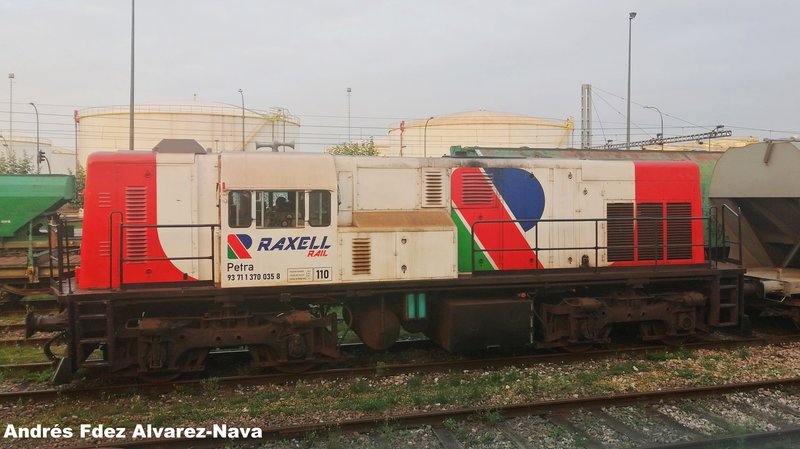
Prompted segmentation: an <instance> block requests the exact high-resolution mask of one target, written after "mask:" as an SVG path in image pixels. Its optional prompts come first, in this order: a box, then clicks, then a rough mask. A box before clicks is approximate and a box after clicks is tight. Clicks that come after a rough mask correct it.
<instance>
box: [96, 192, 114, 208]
mask: <svg viewBox="0 0 800 449" xmlns="http://www.w3.org/2000/svg"><path fill="white" fill-rule="evenodd" d="M97 207H105V208H109V207H111V192H100V193H98V194H97Z"/></svg>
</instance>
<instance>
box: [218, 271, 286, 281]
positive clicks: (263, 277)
mask: <svg viewBox="0 0 800 449" xmlns="http://www.w3.org/2000/svg"><path fill="white" fill-rule="evenodd" d="M227 277H228V281H279V280H280V279H281V274H280V273H234V274H228V275H227Z"/></svg>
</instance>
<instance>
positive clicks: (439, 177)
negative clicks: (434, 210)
mask: <svg viewBox="0 0 800 449" xmlns="http://www.w3.org/2000/svg"><path fill="white" fill-rule="evenodd" d="M422 182H423V198H422V207H444V202H445V201H444V174H443V173H442V172H441V171H439V170H427V171H425V172H424V177H423V178H422Z"/></svg>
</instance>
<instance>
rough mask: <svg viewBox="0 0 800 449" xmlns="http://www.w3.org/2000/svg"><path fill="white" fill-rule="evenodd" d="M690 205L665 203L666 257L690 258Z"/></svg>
mask: <svg viewBox="0 0 800 449" xmlns="http://www.w3.org/2000/svg"><path fill="white" fill-rule="evenodd" d="M691 217H692V205H691V204H690V203H668V204H667V259H669V260H677V259H691V258H692V221H691Z"/></svg>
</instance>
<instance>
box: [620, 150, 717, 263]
mask: <svg viewBox="0 0 800 449" xmlns="http://www.w3.org/2000/svg"><path fill="white" fill-rule="evenodd" d="M633 164H634V167H635V177H636V178H635V179H636V204H637V205H638V204H641V203H662V204H664V209H663V210H664V216H666V203H690V204H691V214H692V217H693V218H696V217H702V216H703V210H702V203H701V202H700V168H699V167H698V166H697V164H696V163H694V162H676V161H634V162H633ZM668 225H669V224H668V223H666V224H665V226H664V227H663V229H664V234H663V239H664V240H663V241H664V242H665V243H666V244H668V243H669V242H668V241H667V226H668ZM634 238H635V237H634ZM692 243H693V244H694V245H698V246H694V247H693V249H692V259H691V263H702V262H703V261H704V254H703V246H702V243H703V221H702V220H693V221H692ZM663 256H664V258H663V259H662V260H659V262H658V263H659V264H685V263H687V260H686V259H683V260H665V259H666V251H665V252H664V255H663ZM644 262H646V263H647V264H652V263H653V261H652V260H649V261H643V263H644ZM614 265H624V263H623V264H621V263H615V264H614Z"/></svg>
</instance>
